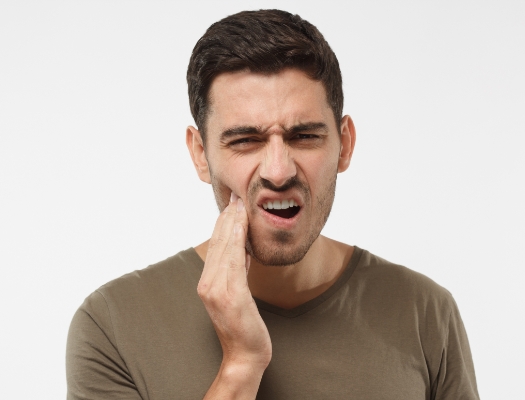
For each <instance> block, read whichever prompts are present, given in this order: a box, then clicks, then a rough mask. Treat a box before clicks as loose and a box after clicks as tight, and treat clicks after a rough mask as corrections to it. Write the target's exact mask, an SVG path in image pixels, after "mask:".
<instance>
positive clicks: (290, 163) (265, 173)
mask: <svg viewBox="0 0 525 400" xmlns="http://www.w3.org/2000/svg"><path fill="white" fill-rule="evenodd" d="M289 150H290V149H289V147H288V146H287V145H286V144H285V143H284V141H283V138H282V136H280V135H271V137H270V139H269V141H268V143H267V145H266V149H265V152H264V159H263V160H262V162H261V168H260V172H259V175H260V176H261V178H264V179H266V180H268V181H270V182H271V183H273V184H274V185H275V186H278V187H279V186H282V185H283V184H284V183H286V182H287V181H288V180H289V179H290V178H292V177H294V176H295V175H296V174H297V169H296V165H295V161H294V160H293V158H292V157H291V154H290V151H289Z"/></svg>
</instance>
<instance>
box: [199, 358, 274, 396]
mask: <svg viewBox="0 0 525 400" xmlns="http://www.w3.org/2000/svg"><path fill="white" fill-rule="evenodd" d="M265 369H266V366H265V365H264V364H263V365H258V366H254V365H250V364H231V363H230V364H227V363H225V362H223V363H222V364H221V368H220V369H219V373H218V374H217V377H216V378H215V380H214V381H213V383H212V385H211V386H210V389H209V390H208V392H207V393H206V396H204V400H211V399H213V400H216V399H221V400H222V399H225V400H226V399H227V400H230V399H232V400H233V399H235V400H237V399H239V400H253V399H255V397H256V396H257V391H258V390H259V384H260V383H261V378H262V375H263V373H264V370H265Z"/></svg>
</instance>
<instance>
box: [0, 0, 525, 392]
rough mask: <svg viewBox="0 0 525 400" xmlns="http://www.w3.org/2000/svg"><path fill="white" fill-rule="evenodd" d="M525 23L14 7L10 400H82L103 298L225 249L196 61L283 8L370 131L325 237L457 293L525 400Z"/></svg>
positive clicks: (5, 42)
mask: <svg viewBox="0 0 525 400" xmlns="http://www.w3.org/2000/svg"><path fill="white" fill-rule="evenodd" d="M524 5H525V3H524V2H521V1H509V0H507V1H505V0H503V1H501V0H500V1H495V0H494V1H448V0H447V1H433V2H432V1H425V2H422V1H406V0H401V1H396V2H392V1H364V0H363V1H346V2H335V1H326V0H325V1H304V0H303V1H220V2H219V1H213V2H212V1H209V2H206V1H193V2H186V4H185V5H184V6H182V2H180V3H179V2H175V1H172V2H168V1H163V2H160V1H33V2H30V1H7V0H3V1H2V2H1V3H0V130H1V141H0V202H1V207H0V246H1V255H0V265H1V268H2V274H1V282H2V285H1V290H0V304H1V307H0V321H1V324H2V325H1V330H0V335H1V340H0V359H1V362H0V368H1V373H0V380H2V381H3V382H2V384H1V387H2V391H1V392H2V395H1V396H2V397H3V398H9V399H15V398H16V399H37V398H38V399H59V398H64V396H65V390H66V389H65V374H64V354H65V342H66V336H67V330H68V326H69V322H70V320H71V317H72V315H73V313H74V312H75V310H76V309H77V307H78V306H79V305H80V304H81V303H82V301H83V299H84V298H85V297H86V296H87V295H88V294H89V293H91V292H92V291H93V290H95V289H96V288H97V287H99V286H100V285H102V284H104V283H105V282H107V281H108V280H111V279H113V278H116V277H118V276H120V275H122V274H124V273H127V272H129V271H132V270H134V269H140V268H144V267H146V266H147V265H149V264H151V263H154V262H157V261H159V260H162V259H164V258H166V257H168V256H170V255H173V254H174V253H176V252H178V251H179V250H181V249H185V248H187V247H189V246H192V245H196V244H198V243H200V242H202V241H204V240H206V239H207V238H208V236H209V235H210V233H211V230H212V227H213V224H214V221H215V218H216V217H217V214H218V212H217V209H216V206H215V202H214V200H213V197H212V192H211V188H210V187H209V186H208V185H205V184H203V183H201V182H200V181H199V180H198V178H197V175H196V173H195V172H194V170H193V167H192V165H191V163H190V158H189V156H188V154H187V151H186V147H185V144H184V132H185V128H186V126H187V125H188V124H193V120H192V118H191V115H190V113H189V109H188V105H187V96H186V82H185V69H186V66H187V62H188V59H189V56H190V53H191V50H192V48H193V45H194V44H195V42H196V41H197V39H198V38H199V37H200V36H201V35H202V34H203V33H204V31H205V29H206V28H207V27H208V26H209V25H210V24H211V23H212V22H214V21H216V20H218V19H220V18H222V17H224V16H226V15H228V14H231V13H234V12H237V11H240V10H242V9H256V8H273V7H278V8H283V9H286V10H289V11H292V12H296V13H299V14H300V15H301V16H302V17H304V18H306V19H308V20H310V21H311V22H313V23H314V24H316V25H317V26H318V27H319V29H320V30H321V31H322V32H323V33H324V35H325V37H326V38H327V40H328V41H329V43H330V44H331V46H332V47H333V49H334V51H335V52H336V54H337V55H338V57H339V61H340V64H341V68H342V72H343V78H344V89H345V95H346V103H345V112H346V113H348V114H350V115H351V116H352V117H353V119H354V122H355V125H356V128H357V146H356V149H355V153H354V158H353V160H352V164H351V167H350V169H349V170H348V171H347V172H346V173H344V174H342V175H340V177H339V180H338V187H337V195H336V202H335V205H334V209H333V211H332V215H331V217H330V219H329V222H328V224H327V226H326V228H325V230H324V233H325V234H326V235H328V236H331V237H333V238H335V239H338V240H341V241H345V242H348V243H352V244H356V245H358V246H360V247H363V248H366V249H368V250H370V251H372V252H374V253H376V254H378V255H380V256H382V257H384V258H387V259H389V260H391V261H394V262H397V263H401V264H404V265H406V266H408V267H410V268H412V269H415V270H417V271H420V272H422V273H424V274H426V275H428V276H429V277H431V278H432V279H434V280H435V281H436V282H438V283H439V284H441V285H443V286H445V287H446V288H447V289H449V290H450V291H451V292H452V294H453V295H454V297H455V298H456V300H457V302H458V304H459V307H460V310H461V313H462V316H463V319H464V322H465V325H466V328H467V331H468V334H469V337H470V342H471V347H472V351H473V354H474V361H475V366H476V371H477V376H478V381H479V389H480V393H481V395H482V397H483V398H484V399H512V398H513V399H517V398H519V397H520V396H521V395H522V393H523V391H522V388H521V387H522V380H523V372H524V371H523V368H522V367H521V365H522V360H523V359H524V358H525V351H524V350H525V349H524V348H525V345H524V340H523V338H524V337H525V329H524V323H523V315H524V295H523V278H522V277H523V273H522V270H523V268H524V267H525V265H524V264H525V263H524V261H523V250H524V244H525V235H524V223H525V214H524V211H523V208H524V204H525V194H524V182H525V176H524V175H525V174H524V161H523V153H524V144H525V142H524V134H525V122H524V110H525V96H524V93H525V78H524V72H523V71H525V57H524V49H525V28H524V26H525V24H524V21H525V6H524ZM6 391H7V393H8V394H9V395H8V396H4V395H5V393H6Z"/></svg>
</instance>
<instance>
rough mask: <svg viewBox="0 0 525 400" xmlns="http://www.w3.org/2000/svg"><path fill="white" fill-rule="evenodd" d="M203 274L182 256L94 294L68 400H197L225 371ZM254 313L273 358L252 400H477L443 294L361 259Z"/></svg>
mask: <svg viewBox="0 0 525 400" xmlns="http://www.w3.org/2000/svg"><path fill="white" fill-rule="evenodd" d="M203 266H204V263H203V261H202V259H201V258H200V257H199V256H198V255H197V253H196V252H195V250H194V249H192V248H190V249H188V250H185V251H182V252H180V253H179V254H177V255H175V256H173V257H170V258H168V259H167V260H165V261H162V262H160V263H158V264H155V265H152V266H150V267H148V268H146V269H143V270H140V271H135V272H132V273H130V274H127V275H124V276H122V277H121V278H118V279H116V280H114V281H111V282H109V283H108V284H106V285H104V286H102V287H101V288H100V289H98V290H96V291H95V292H94V293H93V294H91V295H90V296H89V297H88V298H87V299H86V300H85V302H84V303H83V304H82V306H81V307H80V308H79V309H78V311H77V312H76V314H75V316H74V317H73V321H72V323H71V327H70V331H69V337H68V342H67V356H66V361H67V362H66V364H67V383H68V394H67V398H68V399H70V400H73V399H75V400H76V399H127V400H131V399H137V400H138V399H143V400H160V399H166V400H168V399H169V400H174V399H192V400H193V399H202V398H203V397H204V395H205V394H206V391H207V390H208V388H209V387H210V385H211V383H212V382H213V380H214V378H215V376H216V375H217V372H218V370H219V366H220V363H221V359H222V350H221V346H220V343H219V341H218V339H217V336H216V334H215V330H214V328H213V325H212V324H211V321H210V319H209V317H208V314H207V313H206V310H205V308H204V306H203V304H202V302H201V300H200V298H199V297H198V295H197V283H198V281H199V278H200V275H201V272H202V269H203ZM256 303H257V305H258V307H259V311H260V313H261V316H262V318H263V320H264V322H265V323H266V325H267V327H268V330H269V332H270V337H271V340H272V346H273V356H272V360H271V362H270V365H269V366H268V368H267V369H266V371H265V373H264V375H263V378H262V380H261V384H260V387H259V392H258V395H257V399H265V400H266V399H267V400H279V399H286V400H294V399H298V400H299V399H300V400H305V399H356V400H367V399H370V400H378V399H400V400H423V399H440V400H444V399H447V400H460V399H465V400H466V399H469V400H470V399H478V398H479V396H478V393H477V389H476V378H475V376H474V367H473V363H472V356H471V353H470V349H469V344H468V340H467V336H466V333H465V329H464V327H463V323H462V321H461V318H460V315H459V312H458V309H457V306H456V304H455V302H454V300H453V298H452V296H451V295H450V293H449V292H448V291H447V290H445V289H443V288H442V287H441V286H439V285H437V284H436V283H434V282H433V281H432V280H430V279H428V278H427V277H425V276H423V275H421V274H419V273H416V272H414V271H412V270H410V269H408V268H405V267H402V266H399V265H395V264H392V263H390V262H388V261H385V260H383V259H381V258H379V257H377V256H374V255H372V254H371V253H369V252H368V251H366V250H362V249H359V248H357V247H356V248H355V251H354V253H353V255H352V258H351V260H350V262H349V264H348V267H347V268H346V269H345V271H344V272H343V274H342V275H341V276H340V278H339V279H338V280H337V281H336V283H335V284H334V285H332V286H331V287H330V288H329V289H328V290H327V291H326V292H324V293H323V294H321V295H320V296H319V297H317V298H315V299H313V300H310V301H308V302H307V303H305V304H302V305H300V306H298V307H296V308H294V309H291V310H284V309H281V308H279V307H275V306H272V305H270V304H268V303H265V302H263V301H260V300H257V299H256Z"/></svg>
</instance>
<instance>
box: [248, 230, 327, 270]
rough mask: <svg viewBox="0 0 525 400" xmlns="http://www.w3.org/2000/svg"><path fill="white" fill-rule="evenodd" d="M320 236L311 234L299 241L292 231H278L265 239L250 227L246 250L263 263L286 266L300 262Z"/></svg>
mask: <svg viewBox="0 0 525 400" xmlns="http://www.w3.org/2000/svg"><path fill="white" fill-rule="evenodd" d="M318 236H319V233H318V234H317V235H309V236H308V237H307V238H304V239H303V241H302V242H301V243H297V242H296V240H294V235H293V234H292V233H290V232H285V231H277V232H274V233H272V235H271V238H266V239H263V238H260V237H258V235H257V234H256V233H254V232H252V231H251V229H248V237H247V241H246V251H247V252H248V253H249V254H250V255H251V256H252V257H253V258H254V259H255V260H257V261H258V262H259V263H260V264H262V265H267V266H276V267H284V266H286V265H292V264H297V263H298V262H300V261H301V260H302V259H303V258H304V256H305V255H306V253H308V250H309V249H310V247H311V245H312V243H313V242H314V241H315V239H317V237H318Z"/></svg>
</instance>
